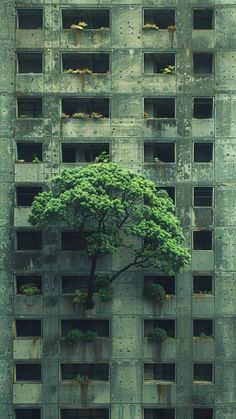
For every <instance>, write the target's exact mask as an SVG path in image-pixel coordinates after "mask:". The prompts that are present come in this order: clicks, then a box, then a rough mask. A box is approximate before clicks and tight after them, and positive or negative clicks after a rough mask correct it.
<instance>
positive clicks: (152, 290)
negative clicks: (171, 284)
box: [144, 282, 166, 301]
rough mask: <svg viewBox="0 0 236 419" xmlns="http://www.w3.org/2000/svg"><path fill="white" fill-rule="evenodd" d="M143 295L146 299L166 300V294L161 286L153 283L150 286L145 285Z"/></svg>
mask: <svg viewBox="0 0 236 419" xmlns="http://www.w3.org/2000/svg"><path fill="white" fill-rule="evenodd" d="M144 294H145V296H146V297H147V298H149V299H151V300H157V301H165V300H166V292H165V289H164V288H163V286H162V285H161V284H155V283H154V282H153V283H152V284H150V285H147V286H146V287H145V288H144Z"/></svg>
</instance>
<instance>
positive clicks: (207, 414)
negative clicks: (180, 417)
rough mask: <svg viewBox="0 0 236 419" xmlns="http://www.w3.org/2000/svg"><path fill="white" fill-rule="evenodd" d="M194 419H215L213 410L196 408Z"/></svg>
mask: <svg viewBox="0 0 236 419" xmlns="http://www.w3.org/2000/svg"><path fill="white" fill-rule="evenodd" d="M193 412H194V414H193V419H213V409H212V408H209V407H207V408H202V407H200V408H195V409H194V410H193Z"/></svg>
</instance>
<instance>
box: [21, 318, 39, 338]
mask: <svg viewBox="0 0 236 419" xmlns="http://www.w3.org/2000/svg"><path fill="white" fill-rule="evenodd" d="M15 328H16V337H17V338H26V337H27V338H29V337H31V338H33V337H41V336H42V330H41V329H42V327H41V320H35V319H17V320H15Z"/></svg>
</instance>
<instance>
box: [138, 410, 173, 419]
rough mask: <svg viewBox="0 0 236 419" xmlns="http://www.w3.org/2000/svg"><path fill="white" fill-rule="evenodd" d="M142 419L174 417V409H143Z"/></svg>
mask: <svg viewBox="0 0 236 419" xmlns="http://www.w3.org/2000/svg"><path fill="white" fill-rule="evenodd" d="M144 419H175V409H144Z"/></svg>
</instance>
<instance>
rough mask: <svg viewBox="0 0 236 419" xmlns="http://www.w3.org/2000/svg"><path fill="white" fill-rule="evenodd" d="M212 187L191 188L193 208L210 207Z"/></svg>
mask: <svg viewBox="0 0 236 419" xmlns="http://www.w3.org/2000/svg"><path fill="white" fill-rule="evenodd" d="M212 198H213V188H212V186H196V187H194V188H193V205H194V207H212Z"/></svg>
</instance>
